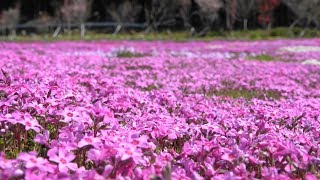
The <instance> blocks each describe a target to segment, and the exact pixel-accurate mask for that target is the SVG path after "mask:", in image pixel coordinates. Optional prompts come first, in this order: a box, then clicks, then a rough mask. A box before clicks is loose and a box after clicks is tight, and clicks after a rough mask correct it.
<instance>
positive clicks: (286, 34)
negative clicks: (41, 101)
mask: <svg viewBox="0 0 320 180" xmlns="http://www.w3.org/2000/svg"><path fill="white" fill-rule="evenodd" d="M301 31H302V29H301V28H293V29H292V31H291V32H290V31H289V29H288V28H286V27H284V28H281V27H280V28H274V29H270V30H264V29H258V30H248V31H244V30H235V31H212V32H209V33H208V34H207V35H206V36H191V35H190V33H189V32H187V31H175V32H171V31H161V32H153V33H144V32H124V33H119V34H116V35H114V34H108V33H100V32H95V31H88V32H87V33H86V36H85V37H84V38H81V37H80V33H79V32H78V31H77V30H75V31H73V32H72V33H71V35H68V34H67V33H62V34H60V35H59V36H57V37H55V38H54V37H52V35H51V34H34V35H18V36H16V37H14V38H13V37H10V38H9V37H0V40H3V41H49V42H50V41H61V40H71V41H72V40H85V41H90V40H145V41H151V40H170V41H189V40H200V41H210V40H263V39H280V38H297V37H299V35H300V33H301ZM303 37H304V38H312V37H320V31H315V30H311V29H307V30H306V32H305V35H304V36H303Z"/></svg>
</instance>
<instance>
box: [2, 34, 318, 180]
mask: <svg viewBox="0 0 320 180" xmlns="http://www.w3.org/2000/svg"><path fill="white" fill-rule="evenodd" d="M0 49H1V51H0V68H1V73H0V74H1V75H0V151H1V154H0V179H84V178H86V179H107V178H111V179H113V178H117V179H165V180H168V179H210V178H213V179H253V178H256V179H293V178H297V179H298V178H305V179H317V178H320V174H319V168H320V145H319V143H320V66H319V65H317V63H305V62H318V60H319V59H320V39H309V40H276V41H251V42H247V41H230V42H227V41H214V42H184V43H177V42H156V41H153V42H139V41H131V42H130V41H115V42H103V41H98V42H55V43H40V42H39V43H38V42H34V43H1V44H0Z"/></svg>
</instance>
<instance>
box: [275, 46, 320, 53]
mask: <svg viewBox="0 0 320 180" xmlns="http://www.w3.org/2000/svg"><path fill="white" fill-rule="evenodd" d="M280 51H287V52H293V53H302V52H320V47H319V46H287V47H282V48H280Z"/></svg>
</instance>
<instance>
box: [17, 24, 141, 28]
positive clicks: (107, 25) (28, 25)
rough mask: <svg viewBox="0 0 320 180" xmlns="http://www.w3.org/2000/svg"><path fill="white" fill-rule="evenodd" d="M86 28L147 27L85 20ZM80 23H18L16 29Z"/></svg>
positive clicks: (72, 25) (68, 25)
mask: <svg viewBox="0 0 320 180" xmlns="http://www.w3.org/2000/svg"><path fill="white" fill-rule="evenodd" d="M83 24H84V26H85V27H86V28H101V27H102V28H103V27H106V28H107V27H117V26H119V25H121V26H122V27H125V28H139V29H140V28H141V29H145V28H146V27H147V24H145V23H116V22H86V23H83ZM80 25H81V24H79V23H71V24H67V23H63V24H61V23H49V24H36V25H35V24H18V25H16V28H17V29H31V28H39V27H50V28H57V27H62V28H68V27H71V28H78V27H79V26H80Z"/></svg>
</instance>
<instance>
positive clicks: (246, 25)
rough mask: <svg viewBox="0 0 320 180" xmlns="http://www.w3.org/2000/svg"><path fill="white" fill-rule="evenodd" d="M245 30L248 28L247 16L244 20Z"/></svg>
mask: <svg viewBox="0 0 320 180" xmlns="http://www.w3.org/2000/svg"><path fill="white" fill-rule="evenodd" d="M243 30H245V31H246V30H248V19H247V18H245V19H244V20H243Z"/></svg>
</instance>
